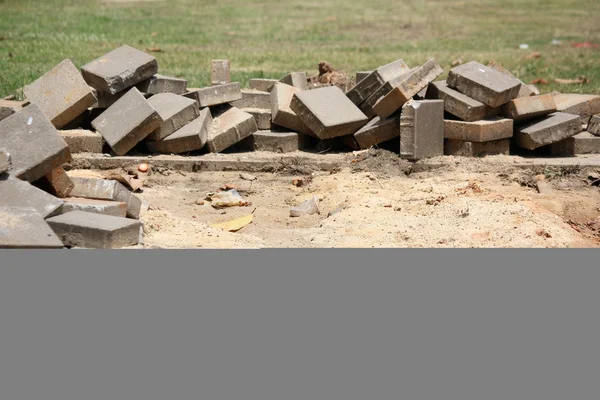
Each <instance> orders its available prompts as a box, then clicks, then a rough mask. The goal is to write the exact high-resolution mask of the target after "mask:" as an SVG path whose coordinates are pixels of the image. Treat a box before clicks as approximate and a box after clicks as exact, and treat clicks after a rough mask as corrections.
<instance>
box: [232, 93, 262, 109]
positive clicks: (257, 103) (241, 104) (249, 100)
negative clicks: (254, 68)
mask: <svg viewBox="0 0 600 400" xmlns="http://www.w3.org/2000/svg"><path fill="white" fill-rule="evenodd" d="M229 104H231V105H232V106H234V107H237V108H261V109H263V110H270V109H271V93H269V92H261V91H258V90H252V89H242V98H241V100H236V101H232V102H230V103H229Z"/></svg>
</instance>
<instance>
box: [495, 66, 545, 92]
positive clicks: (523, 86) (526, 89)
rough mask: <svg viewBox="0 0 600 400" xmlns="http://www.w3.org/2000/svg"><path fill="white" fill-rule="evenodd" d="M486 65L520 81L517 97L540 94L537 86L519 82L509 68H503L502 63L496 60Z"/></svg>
mask: <svg viewBox="0 0 600 400" xmlns="http://www.w3.org/2000/svg"><path fill="white" fill-rule="evenodd" d="M488 67H490V68H493V69H495V70H496V71H498V72H502V73H503V74H505V75H508V76H509V77H511V78H513V79H515V80H517V81H519V82H520V84H521V86H520V87H519V94H518V95H517V98H521V97H527V96H537V95H538V94H540V91H539V90H537V88H536V87H535V86H533V85H527V84H525V83H523V82H521V81H520V80H519V79H518V78H517V77H516V76H514V75H513V74H511V73H510V71H509V70H507V69H506V68H504V67H503V66H502V65H500V64H498V63H497V62H496V61H492V62H490V63H489V64H488Z"/></svg>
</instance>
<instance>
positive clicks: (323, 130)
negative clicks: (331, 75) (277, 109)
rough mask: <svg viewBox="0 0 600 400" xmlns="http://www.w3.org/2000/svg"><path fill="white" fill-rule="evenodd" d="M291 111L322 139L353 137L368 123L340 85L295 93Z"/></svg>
mask: <svg viewBox="0 0 600 400" xmlns="http://www.w3.org/2000/svg"><path fill="white" fill-rule="evenodd" d="M290 108H291V109H292V111H294V112H295V113H296V115H297V116H298V117H299V118H300V120H301V121H302V122H304V124H305V125H306V126H308V127H309V128H310V130H311V131H313V132H314V133H315V134H316V135H317V137H319V138H320V139H331V138H334V137H339V136H345V135H351V134H353V133H355V132H356V131H357V130H359V129H360V128H362V127H363V126H364V125H366V123H367V122H368V118H367V117H366V116H365V115H364V114H363V113H362V112H361V111H360V110H359V109H358V107H356V106H355V105H354V103H352V102H351V101H350V99H348V97H346V95H345V94H344V92H343V91H342V90H341V89H340V88H338V87H337V86H329V87H324V88H319V89H314V90H309V91H306V92H298V93H295V94H294V97H292V102H291V103H290Z"/></svg>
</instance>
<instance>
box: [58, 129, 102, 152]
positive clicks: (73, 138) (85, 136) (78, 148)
mask: <svg viewBox="0 0 600 400" xmlns="http://www.w3.org/2000/svg"><path fill="white" fill-rule="evenodd" d="M58 133H59V134H60V136H61V137H62V138H63V139H64V140H65V142H67V145H68V146H69V150H70V151H71V153H102V146H103V145H104V139H102V135H101V134H99V133H98V132H94V131H88V130H85V129H74V130H69V131H59V132H58Z"/></svg>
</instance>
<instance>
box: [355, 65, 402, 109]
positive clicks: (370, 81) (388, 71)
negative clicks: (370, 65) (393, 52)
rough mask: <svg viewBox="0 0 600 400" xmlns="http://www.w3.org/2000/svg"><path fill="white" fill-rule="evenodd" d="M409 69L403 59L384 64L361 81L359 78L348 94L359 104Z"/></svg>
mask: <svg viewBox="0 0 600 400" xmlns="http://www.w3.org/2000/svg"><path fill="white" fill-rule="evenodd" d="M409 71H410V68H408V66H407V65H406V63H405V62H404V60H402V59H400V60H396V61H394V62H391V63H389V64H386V65H383V66H381V67H379V68H377V69H376V70H375V71H373V72H372V73H371V74H369V75H368V76H367V77H365V78H364V79H362V80H361V81H358V80H357V81H356V82H357V83H356V86H354V87H353V88H352V89H350V90H349V91H348V93H346V96H348V98H349V99H350V101H352V103H354V104H355V105H357V106H359V105H360V104H361V103H362V102H364V101H365V100H366V99H368V98H369V97H371V95H373V93H375V92H376V91H377V90H379V89H380V88H381V87H382V86H383V85H384V84H385V83H386V82H389V81H391V80H392V79H394V78H397V77H398V76H401V75H404V74H405V73H407V72H409Z"/></svg>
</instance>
